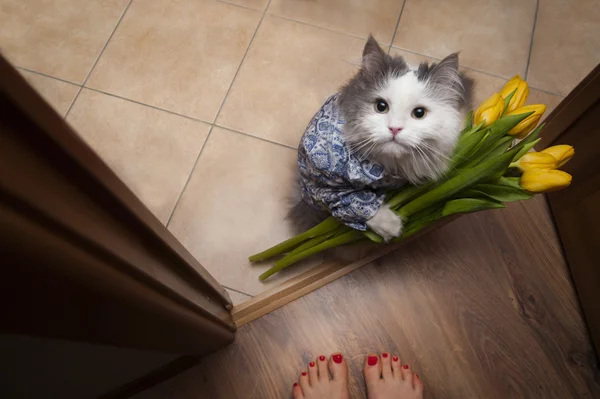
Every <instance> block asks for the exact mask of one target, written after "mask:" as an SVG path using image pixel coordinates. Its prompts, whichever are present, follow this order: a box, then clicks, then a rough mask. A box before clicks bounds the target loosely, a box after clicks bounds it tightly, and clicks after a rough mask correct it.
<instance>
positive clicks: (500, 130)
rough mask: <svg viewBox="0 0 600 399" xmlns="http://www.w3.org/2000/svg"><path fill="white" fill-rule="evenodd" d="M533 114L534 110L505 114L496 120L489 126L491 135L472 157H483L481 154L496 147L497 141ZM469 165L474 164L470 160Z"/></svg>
mask: <svg viewBox="0 0 600 399" xmlns="http://www.w3.org/2000/svg"><path fill="white" fill-rule="evenodd" d="M531 114H533V111H531V112H526V113H524V114H518V115H508V116H507V115H505V116H503V117H502V118H500V119H498V120H497V121H496V122H494V123H492V124H491V125H490V126H489V129H490V134H489V136H488V137H487V138H486V139H485V143H484V144H483V145H482V146H481V148H480V149H479V150H478V151H477V152H476V153H475V154H473V156H472V158H473V159H477V158H479V157H481V155H484V154H487V153H488V152H489V151H491V150H492V149H493V148H494V147H496V142H497V141H498V140H499V139H501V138H502V137H503V136H505V135H506V134H507V133H508V131H509V130H510V129H512V128H513V127H515V126H517V125H518V124H519V123H520V122H521V121H522V120H523V119H525V118H527V117H528V116H529V115H531ZM468 165H469V166H473V165H474V164H473V163H471V162H469V163H468Z"/></svg>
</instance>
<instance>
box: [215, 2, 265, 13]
mask: <svg viewBox="0 0 600 399" xmlns="http://www.w3.org/2000/svg"><path fill="white" fill-rule="evenodd" d="M215 1H216V2H217V3H223V4H228V5H230V6H234V7H239V8H243V9H245V10H252V11H258V12H263V11H264V10H257V9H256V8H252V7H248V6H245V5H242V4H235V3H230V2H228V1H225V0H215ZM265 10H266V7H265Z"/></svg>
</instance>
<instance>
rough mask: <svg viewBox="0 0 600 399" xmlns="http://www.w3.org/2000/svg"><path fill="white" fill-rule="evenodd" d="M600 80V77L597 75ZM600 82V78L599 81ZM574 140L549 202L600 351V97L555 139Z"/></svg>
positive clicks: (588, 321) (592, 333) (586, 315)
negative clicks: (560, 184) (566, 177)
mask: <svg viewBox="0 0 600 399" xmlns="http://www.w3.org/2000/svg"><path fill="white" fill-rule="evenodd" d="M597 81H598V82H600V78H598V79H597ZM599 84H600V83H599ZM596 94H598V93H596ZM564 143H568V144H572V145H573V146H574V147H575V152H576V156H575V157H573V159H572V160H571V161H570V162H569V163H568V164H566V165H565V167H564V170H565V171H567V172H569V173H571V174H572V175H573V182H572V183H571V186H569V189H568V190H563V191H558V192H555V193H550V194H549V196H548V197H549V200H550V205H551V207H552V212H553V214H554V217H555V219H556V224H557V227H558V229H559V232H560V237H561V240H562V244H563V246H564V249H565V254H566V256H567V260H568V261H569V266H570V269H571V273H572V275H573V280H574V282H575V285H576V287H577V293H578V295H579V298H580V300H581V305H582V308H583V311H584V314H585V318H586V321H587V323H588V325H589V328H590V332H591V335H592V340H593V341H594V343H595V346H596V353H598V351H599V350H600V260H599V258H600V255H599V252H598V249H599V247H600V207H599V205H600V100H598V101H597V102H596V104H595V105H594V106H593V107H591V108H590V109H589V110H588V111H587V112H586V113H585V114H584V115H582V116H581V117H580V118H579V119H578V120H577V122H576V123H574V124H573V125H572V126H570V127H569V129H567V130H566V131H565V132H563V133H562V134H561V135H560V136H559V137H558V138H557V140H556V141H555V143H553V144H564Z"/></svg>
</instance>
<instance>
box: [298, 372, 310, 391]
mask: <svg viewBox="0 0 600 399" xmlns="http://www.w3.org/2000/svg"><path fill="white" fill-rule="evenodd" d="M299 381H300V388H302V392H304V393H306V392H308V391H309V390H310V380H309V379H308V372H306V371H303V372H302V373H300V380H299Z"/></svg>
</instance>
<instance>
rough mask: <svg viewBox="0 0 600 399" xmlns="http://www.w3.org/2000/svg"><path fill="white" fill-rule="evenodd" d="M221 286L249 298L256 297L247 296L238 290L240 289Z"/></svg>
mask: <svg viewBox="0 0 600 399" xmlns="http://www.w3.org/2000/svg"><path fill="white" fill-rule="evenodd" d="M221 286H222V287H223V288H227V289H228V290H229V291H233V292H237V293H238V294H242V295H246V296H248V297H250V298H252V297H254V295H250V294H246V293H245V292H244V291H240V290H238V289H235V288H231V287H228V286H226V285H223V284H221Z"/></svg>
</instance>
